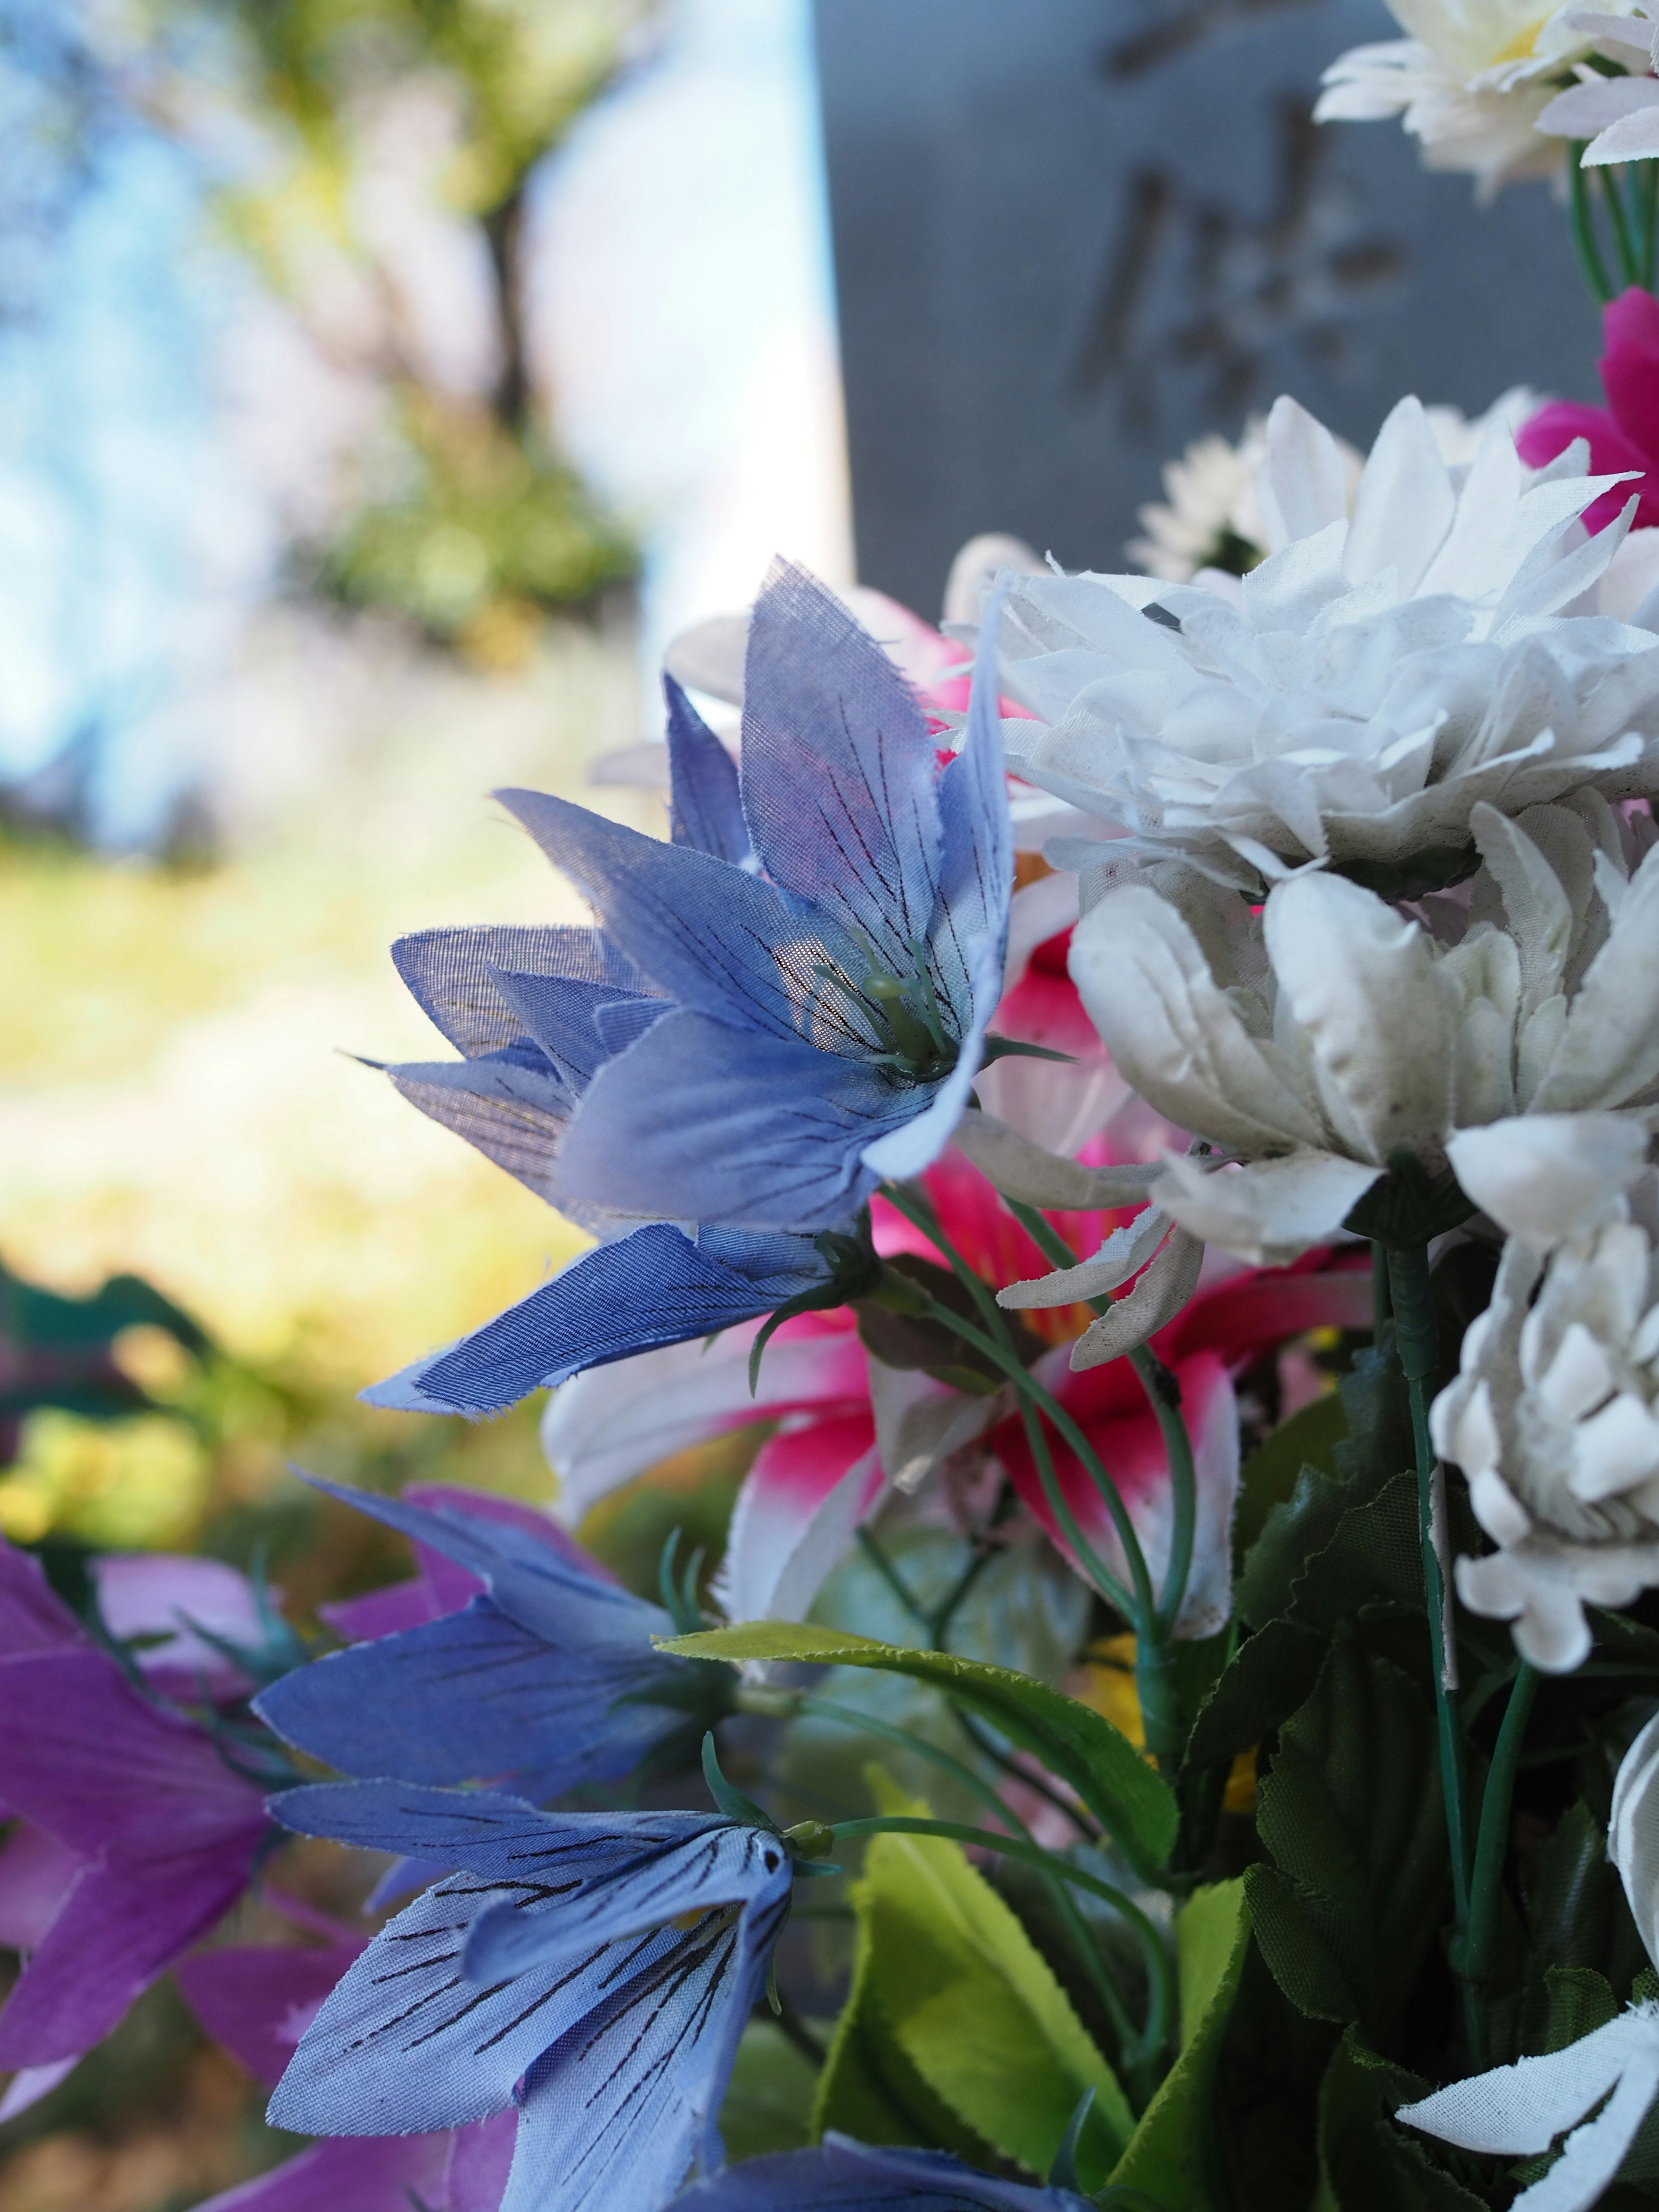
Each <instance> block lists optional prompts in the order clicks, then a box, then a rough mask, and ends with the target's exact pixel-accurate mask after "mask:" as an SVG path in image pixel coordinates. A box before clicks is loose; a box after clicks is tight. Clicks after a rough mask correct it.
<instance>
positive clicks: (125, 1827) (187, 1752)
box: [0, 1545, 270, 2111]
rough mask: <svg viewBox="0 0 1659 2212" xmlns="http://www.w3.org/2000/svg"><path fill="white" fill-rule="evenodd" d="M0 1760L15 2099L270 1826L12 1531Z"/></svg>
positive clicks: (105, 2021) (247, 1869)
mask: <svg viewBox="0 0 1659 2212" xmlns="http://www.w3.org/2000/svg"><path fill="white" fill-rule="evenodd" d="M0 1773H3V1775H4V1777H5V1794H6V1804H7V1808H8V1809H9V1811H10V1812H11V1813H13V1814H15V1815H17V1816H18V1817H19V1818H20V1819H21V1821H22V1823H23V1824H24V1825H23V1826H21V1827H20V1828H18V1829H17V1830H16V1831H15V1832H14V1833H13V1834H12V1835H11V1836H10V1837H9V1838H8V1839H7V1842H6V1844H5V1845H4V1847H3V1849H0V1921H3V1923H5V1925H6V1927H7V1928H8V1929H9V1931H11V1932H13V1933H15V1936H16V1937H17V1938H18V1940H19V1941H20V1944H21V1947H22V1948H27V1952H28V1957H27V1963H26V1965H25V1966H24V1969H23V1972H22V1976H21V1978H20V1980H19V1981H18V1983H17V1985H16V1987H15V1989H14V1990H13V1991H12V1993H11V1995H10V1996H9V1999H8V2001H7V2003H6V2007H5V2009H4V2011H3V2013H0V2068H15V2069H21V2073H20V2076H19V2079H18V2080H17V2081H14V2082H13V2084H12V2085H11V2090H10V2092H9V2108H10V2110H12V2111H18V2110H21V2108H22V2105H23V2104H24V2103H26V2102H29V2101H32V2100H33V2097H35V2096H38V2095H40V2094H43V2093H45V2090H46V2088H49V2087H52V2085H53V2082H54V2081H58V2080H61V2079H62V2078H63V2076H64V2074H65V2073H67V2072H68V2070H69V2069H70V2066H71V2065H73V2063H75V2061H76V2059H77V2058H78V2057H80V2056H81V2054H82V2052H84V2051H87V2050H88V2049H89V2048H90V2047H91V2045H93V2044H94V2043H96V2042H98V2041H100V2039H102V2038H103V2037H104V2036H106V2035H107V2034H108V2033H109V2032H110V2031H111V2029H112V2028H113V2027H115V2026H116V2024H117V2023H118V2021H119V2020H120V2019H121V2017H122V2015H123V2014H124V2013H125V2011H126V2009H127V2007H128V2006H129V2005H130V2004H131V2002H132V2001H133V1999H134V1998H135V1997H137V1996H139V1994H140V1993H141V1992H142V1991H143V1990H145V1989H147V1988H148V1987H149V1984H150V1983H151V1982H153V1981H154V1980H155V1979H156V1978H157V1977H158V1976H159V1975H161V1974H162V1973H164V1972H166V1971H167V1967H168V1966H171V1965H172V1964H173V1961H174V1960H176V1959H178V1958H179V1956H180V1955H181V1954H183V1953H184V1952H185V1951H186V1950H187V1949H188V1948H190V1946H191V1944H193V1943H195V1942H197V1940H198V1939H199V1938H200V1937H201V1936H204V1935H205V1934H206V1933H207V1932H208V1930H209V1929H210V1928H211V1927H212V1926H213V1925H214V1923H216V1921H218V1920H219V1919H220V1918H221V1917H222V1916H223V1915H224V1913H225V1912H227V1911H228V1910H229V1908H230V1906H231V1905H234V1903H235V1901H236V1899H238V1898H239V1897H240V1894H241V1893H242V1891H243V1890H244V1889H245V1888H246V1886H247V1882H248V1881H249V1878H250V1876H251V1875H252V1871H253V1868H254V1865H255V1863H256V1861H257V1858H258V1853H259V1850H260V1848H261V1846H262V1844H263V1843H264V1838H265V1837H266V1835H267V1833H268V1832H269V1828H270V1823H269V1821H268V1820H267V1819H266V1816H265V1811H264V1793H263V1791H262V1790H260V1789H259V1788H258V1785H257V1784H254V1783H252V1782H250V1781H247V1780H245V1779H244V1778H242V1777H241V1776H240V1775H238V1774H235V1773H234V1772H233V1771H231V1769H230V1767H229V1766H228V1765H226V1763H225V1761H224V1759H222V1757H221V1756H220V1754H219V1753H218V1751H217V1750H216V1748H215V1747H214V1744H213V1742H212V1741H211V1739H210V1736H209V1735H208V1734H207V1733H206V1731H205V1730H204V1729H202V1728H200V1727H198V1726H197V1725H196V1724H195V1723H193V1722H191V1721H188V1720H186V1719H185V1718H184V1717H182V1716H181V1715H179V1714H176V1713H173V1712H172V1711H168V1710H167V1709H166V1708H165V1707H163V1706H161V1705H158V1704H155V1703H154V1702H152V1701H151V1700H150V1699H148V1698H146V1697H144V1696H143V1695H141V1694H140V1693H139V1692H138V1691H137V1690H136V1689H135V1688H134V1687H133V1686H132V1685H131V1682H130V1681H129V1680H127V1678H126V1676H125V1674H123V1672H122V1670H121V1668H120V1667H119V1665H118V1663H117V1662H116V1661H115V1660H114V1659H112V1658H111V1657H110V1656H108V1654H107V1653H106V1652H104V1651H101V1650H99V1649H98V1648H97V1647H96V1645H94V1644H93V1643H92V1642H91V1640H90V1638H88V1636H87V1635H86V1634H85V1632H83V1630H82V1627H81V1626H80V1623H79V1622H78V1621H77V1620H76V1618H75V1616H74V1614H73V1613H70V1610H69V1608H68V1607H66V1606H64V1605H63V1604H61V1603H60V1602H59V1601H58V1599H57V1598H56V1597H55V1596H54V1595H52V1591H51V1590H50V1589H49V1588H48V1587H47V1585H46V1579H45V1577H44V1576H43V1575H42V1574H41V1572H40V1567H39V1565H38V1564H37V1563H36V1562H35V1561H34V1560H33V1559H30V1558H28V1557H27V1555H26V1554H25V1553H21V1552H17V1551H15V1550H13V1549H12V1548H11V1547H10V1546H9V1545H0Z"/></svg>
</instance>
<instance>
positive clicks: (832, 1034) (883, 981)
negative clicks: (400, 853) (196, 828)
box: [368, 566, 1012, 1414]
mask: <svg viewBox="0 0 1659 2212" xmlns="http://www.w3.org/2000/svg"><path fill="white" fill-rule="evenodd" d="M745 687H746V688H745V693H744V728H743V764H742V769H741V772H739V770H738V768H737V767H736V766H734V765H733V763H732V760H731V758H730V757H729V756H728V755H727V754H726V751H725V750H724V748H723V747H722V746H721V745H720V744H719V742H718V741H717V740H716V739H715V738H714V736H713V735H712V733H711V732H709V731H708V729H707V728H706V727H705V726H703V724H702V722H701V721H700V720H699V719H698V717H697V716H696V713H695V712H694V711H693V709H692V708H691V706H690V702H688V701H687V700H686V698H685V696H684V693H682V692H681V691H680V690H678V686H676V685H674V684H672V683H670V684H669V686H668V702H669V726H668V735H669V753H670V766H671V779H672V792H671V828H672V838H671V842H668V843H663V842H659V840H657V839H655V838H651V837H646V836H641V835H640V834H639V833H638V832H637V831H635V830H632V829H625V828H623V826H622V825H621V824H619V823H614V822H610V821H607V820H605V818H604V817H602V816H599V815H596V814H592V813H590V812H588V811H586V809H585V808H582V807H580V806H575V805H571V804H570V803H569V802H568V800H565V799H556V798H550V797H546V796H544V795H543V794H541V793H535V792H526V791H514V792H504V793H501V794H500V795H501V798H502V799H504V800H505V802H506V803H507V805H509V806H510V807H511V808H512V809H513V812H514V813H516V814H517V815H518V817H520V820H521V821H522V822H523V823H525V825H526V828H528V829H530V831H531V832H532V835H533V836H535V837H536V839H537V841H538V842H539V843H540V845H541V846H542V848H543V849H544V851H545V852H546V853H547V854H548V855H549V857H550V859H551V860H553V861H554V862H555V863H556V865H557V866H559V867H560V868H561V869H562V871H563V872H565V874H566V875H567V876H568V877H569V878H570V879H571V881H572V882H573V883H574V884H575V885H576V886H577V888H578V889H579V890H581V891H582V892H583V893H584V895H585V896H586V897H587V899H588V900H589V902H590V903H591V904H592V907H593V908H594V910H595V912H596V914H597V915H598V916H599V924H600V926H599V927H598V928H596V929H577V928H568V927H567V928H548V929H540V930H538V929H489V928H485V929H461V930H436V931H431V932H428V933H424V934H422V935H420V936H416V937H411V938H405V939H403V940H402V942H401V943H400V944H399V945H398V946H397V947H396V948H395V949H394V950H395V957H396V959H397V962H398V968H399V970H400V972H401V973H402V974H403V975H404V980H405V981H407V982H408V984H409V986H410V989H411V991H413V993H414V994H415V996H416V999H418V1000H419V1001H420V1003H421V1005H422V1007H423V1008H424V1009H425V1011H426V1012H427V1013H428V1015H429V1016H430V1017H431V1018H432V1019H433V1021H434V1022H435V1023H436V1024H437V1025H438V1027H439V1028H440V1029H441V1030H442V1031H443V1033H444V1035H445V1036H447V1037H448V1039H449V1040H450V1042H452V1043H453V1044H455V1045H456V1046H457V1047H459V1050H460V1051H461V1053H462V1054H463V1055H464V1057H463V1058H462V1059H461V1060H458V1061H454V1060H452V1061H439V1062H422V1063H421V1064H418V1065H410V1066H398V1067H393V1068H392V1069H390V1070H389V1071H388V1073H390V1075H391V1077H392V1081H393V1082H394V1083H395V1084H396V1085H398V1089H399V1090H400V1091H402V1092H403V1093H404V1096H405V1097H408V1098H410V1099H411V1100H412V1101H413V1102H414V1103H416V1105H418V1106H420V1107H421V1108H422V1109H423V1110H424V1111H425V1112H427V1113H428V1114H430V1115H433V1116H434V1117H435V1119H437V1120H439V1121H442V1122H443V1123H444V1124H445V1125H446V1126H447V1127H449V1128H452V1129H454V1130H455V1131H457V1132H458V1133H459V1134H460V1135H462V1136H465V1138H467V1139H469V1141H471V1143H473V1144H475V1145H477V1146H478V1147H479V1149H480V1150H481V1151H483V1152H485V1153H487V1154H488V1156H489V1158H491V1159H493V1160H495V1161H496V1162H497V1163H498V1164H500V1165H501V1166H502V1167H504V1168H506V1169H507V1170H508V1171H509V1172H510V1173H511V1174H513V1175H514V1176H517V1177H518V1178H519V1179H520V1182H524V1183H526V1185H527V1186H528V1187H529V1188H531V1189H532V1190H534V1191H536V1192H537V1193H538V1194H539V1195H540V1196H542V1197H544V1198H545V1199H546V1200H548V1202H549V1203H550V1204H551V1205H554V1206H557V1207H558V1208H559V1209H560V1210H561V1211H562V1212H564V1213H566V1214H568V1216H569V1217H570V1218H571V1219H573V1220H574V1221H576V1222H578V1223H579V1224H580V1225H582V1226H584V1227H586V1228H587V1229H589V1230H591V1231H592V1232H593V1233H594V1234H595V1235H596V1236H598V1237H600V1238H601V1239H603V1240H605V1241H604V1242H602V1243H601V1245H600V1249H599V1250H598V1251H597V1252H590V1253H588V1254H586V1255H585V1256H584V1257H583V1258H582V1259H580V1260H579V1261H576V1262H575V1263H574V1266H572V1267H568V1268H567V1269H565V1270H564V1272H563V1273H562V1274H560V1275H559V1276H557V1277H556V1278H555V1279H554V1280H553V1281H551V1282H550V1283H548V1284H546V1285H544V1286H543V1288H542V1289H541V1290H539V1291H535V1292H534V1293H533V1294H532V1296H531V1297H528V1298H526V1299H524V1300H523V1301H521V1302H520V1304H518V1305H517V1306H514V1307H513V1308H511V1309H510V1310H508V1311H507V1313H505V1314H502V1315H501V1316H499V1317H498V1318H497V1319H496V1320H495V1321H494V1322H489V1324H487V1325H486V1327H484V1328H482V1329H479V1330H477V1331H476V1332H474V1333H473V1334H471V1336H468V1337H465V1338H464V1339H462V1340H460V1342H459V1343H458V1344H455V1345H452V1346H448V1347H447V1348H446V1349H445V1350H443V1351H441V1352H436V1353H433V1354H430V1355H428V1357H427V1358H424V1359H421V1360H418V1361H416V1362H415V1363H414V1364H413V1365H411V1366H410V1367H409V1368H407V1369H405V1370H404V1371H403V1372H402V1373H401V1374H399V1375H398V1376H393V1377H392V1379H391V1380H390V1382H388V1383H382V1384H380V1386H379V1387H378V1389H375V1390H374V1391H372V1392H370V1393H369V1394H368V1395H369V1397H370V1400H371V1402H373V1403H375V1404H379V1405H387V1406H396V1407H405V1408H409V1409H412V1410H421V1411H428V1412H459V1413H469V1414H478V1413H491V1412H495V1411H498V1410H499V1409H500V1408H501V1407H503V1406H507V1405H510V1404H511V1403H512V1402H513V1401H514V1400H515V1399H517V1398H520V1397H523V1396H524V1395H526V1394H527V1393H528V1392H529V1391H531V1390H533V1389H537V1388H538V1386H540V1385H542V1384H547V1383H557V1382H560V1381H562V1380H563V1379H565V1377H567V1376H570V1375H573V1374H576V1373H579V1372H580V1371H581V1370H582V1369H583V1368H585V1367H592V1366H598V1365H601V1364H604V1363H605V1362H606V1361H609V1360H613V1359H621V1358H627V1357H628V1356H629V1354H630V1353H632V1352H640V1351H644V1350H648V1349H649V1348H651V1347H652V1346H657V1345H665V1344H673V1343H678V1342H683V1341H684V1340H687V1339H688V1338H690V1337H694V1336H699V1335H704V1334H709V1333H711V1332H713V1331H714V1330H717V1329H720V1328H726V1327H729V1326H731V1325H732V1323H734V1322H738V1321H743V1320H748V1319H751V1318H753V1317H754V1316H757V1315H758V1314H763V1313H766V1312H769V1311H773V1310H776V1309H777V1308H778V1307H779V1306H781V1305H785V1304H790V1303H791V1302H792V1301H794V1300H798V1299H808V1300H810V1299H811V1298H812V1297H814V1294H815V1293H824V1295H823V1296H822V1297H821V1298H820V1299H819V1301H818V1302H820V1303H822V1304H834V1303H836V1302H837V1299H836V1297H831V1296H829V1295H828V1292H829V1290H830V1289H831V1288H832V1287H833V1286H836V1285H837V1284H838V1283H839V1281H840V1278H841V1275H842V1273H843V1272H844V1267H845V1262H846V1258H847V1255H846V1252H845V1251H844V1250H838V1249H835V1248H834V1247H832V1248H829V1249H826V1248H825V1246H824V1245H823V1241H822V1240H823V1239H824V1238H826V1237H828V1238H829V1239H832V1240H835V1241H836V1246H845V1245H846V1244H847V1243H848V1240H849V1239H851V1238H852V1237H854V1229H855V1225H856V1223H857V1221H858V1218H859V1216H860V1210H861V1209H862V1208H863V1206H865V1204H866V1201H867V1200H868V1199H869V1197H870V1196H871V1194H872V1192H873V1191H874V1189H875V1188H876V1186H877V1185H878V1183H879V1182H881V1181H882V1180H883V1179H884V1177H887V1176H911V1175H915V1174H918V1173H920V1172H921V1170H922V1169H923V1168H924V1167H926V1166H927V1164H928V1163H929V1162H930V1161H931V1160H932V1159H933V1158H935V1157H936V1156H937V1154H938V1153H939V1152H940V1151H942V1150H943V1148H944V1146H945V1143H946V1142H947V1140H948V1139H949V1138H950V1135H951V1131H952V1130H953V1128H954V1127H955V1126H956V1123H957V1120H958V1118H959V1117H960V1115H961V1113H962V1109H963V1106H964V1104H965V1103H966V1102H967V1099H968V1096H969V1090H970V1087H971V1085H972V1083H973V1079H974V1076H975V1073H976V1071H977V1069H978V1068H979V1066H980V1065H981V1060H982V1059H983V1058H984V1057H985V1055H986V1036H985V1032H986V1025H987V1022H988V1020H989V1018H990V1016H991V1013H992V1012H993V1010H994V1006H995V1005H996V1002H997V999H998V997H999V995H1000V990H1001V983H1002V965H1003V957H1004V951H1005V949H1006V937H1007V920H1008V902H1009V896H1010V890H1011V884H1012V850H1011V843H1010V836H1009V829H1008V816H1007V801H1006V787H1005V779H1004V772H1003V762H1002V744H1001V733H1000V723H999V720H998V718H997V712H996V702H995V696H994V686H993V685H992V684H991V683H990V679H989V678H987V679H985V680H984V681H976V684H975V693H974V700H973V704H972V707H971V709H970V712H969V718H968V726H967V733H966V738H965V740H964V743H963V749H962V750H961V752H960V753H959V754H957V756H955V757H941V756H940V754H939V750H938V749H937V746H936V744H935V741H934V739H933V737H932V736H931V735H930V733H929V731H928V728H927V720H926V719H925V717H924V716H923V714H922V713H921V708H919V707H918V705H917V703H916V702H915V698H914V697H913V696H912V695H911V693H910V691H909V689H908V686H907V685H906V684H905V682H904V680H903V678H902V677H901V676H900V675H899V674H898V672H897V671H896V670H895V669H894V668H893V666H892V665H891V664H890V662H889V660H888V659H887V657H886V655H885V654H884V653H883V652H882V650H881V648H880V647H879V646H878V645H877V643H876V642H875V641H874V640H873V639H872V637H870V636H869V635H868V634H867V633H866V631H864V630H863V629H860V626H859V624H858V623H856V622H855V621H854V619H853V617H852V616H851V615H850V614H849V613H848V611H847V609H846V608H845V607H844V606H842V604H841V602H840V601H839V600H838V599H836V598H835V597H834V596H833V595H832V594H831V593H829V592H826V591H825V590H823V587H822V586H819V585H817V584H816V583H815V582H814V581H813V580H811V577H809V576H807V575H805V574H804V573H803V572H802V571H800V570H799V569H796V568H789V567H787V566H780V567H779V568H777V569H776V570H775V572H774V574H773V575H772V577H771V578H770V580H769V582H768V584H767V586H766V588H765V590H764V591H763V593H762V594H761V598H760V599H759V601H758V603H757V606H756V609H755V614H754V619H753V622H752V623H751V625H750V641H749V654H748V664H747V671H746V678H745Z"/></svg>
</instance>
